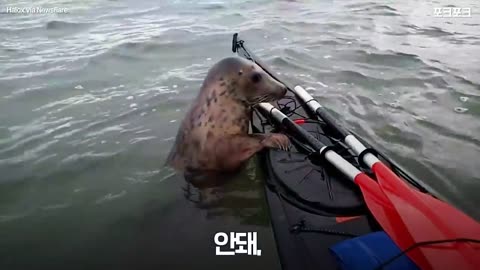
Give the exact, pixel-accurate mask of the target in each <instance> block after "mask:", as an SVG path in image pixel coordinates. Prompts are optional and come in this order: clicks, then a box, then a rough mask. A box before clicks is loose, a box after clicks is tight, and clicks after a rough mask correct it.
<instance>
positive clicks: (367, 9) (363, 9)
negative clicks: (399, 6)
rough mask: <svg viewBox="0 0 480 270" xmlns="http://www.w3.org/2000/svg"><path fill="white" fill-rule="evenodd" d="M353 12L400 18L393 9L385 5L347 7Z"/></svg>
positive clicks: (367, 4)
mask: <svg viewBox="0 0 480 270" xmlns="http://www.w3.org/2000/svg"><path fill="white" fill-rule="evenodd" d="M347 7H350V8H351V9H352V11H353V12H356V13H365V14H368V15H378V16H400V13H399V12H398V11H397V10H396V9H395V8H393V7H390V6H387V5H378V4H376V3H365V4H353V5H347Z"/></svg>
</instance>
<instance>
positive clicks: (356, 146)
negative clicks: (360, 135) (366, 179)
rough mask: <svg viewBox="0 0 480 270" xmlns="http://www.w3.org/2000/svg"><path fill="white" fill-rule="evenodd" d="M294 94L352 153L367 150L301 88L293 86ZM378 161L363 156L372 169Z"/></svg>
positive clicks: (369, 156)
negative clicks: (341, 138) (334, 132)
mask: <svg viewBox="0 0 480 270" xmlns="http://www.w3.org/2000/svg"><path fill="white" fill-rule="evenodd" d="M294 93H295V94H296V95H297V96H298V97H299V98H300V99H301V100H302V101H303V103H304V104H305V105H306V106H307V107H308V108H309V109H310V110H311V111H312V112H313V113H315V114H317V115H318V116H319V117H320V118H321V119H322V120H323V121H325V123H326V124H327V125H328V127H330V128H331V129H333V130H335V131H336V132H337V133H338V134H340V135H341V136H342V137H343V140H344V142H345V143H346V144H347V145H348V146H349V147H350V148H351V149H352V151H353V152H354V153H355V154H356V155H358V156H360V154H361V153H362V152H363V151H365V150H367V147H365V145H363V143H361V142H360V141H359V140H358V139H357V137H355V136H354V135H353V134H351V133H350V132H348V131H347V130H346V129H344V128H343V127H342V126H341V125H340V123H339V122H338V121H337V120H336V119H335V118H334V117H333V116H332V115H331V114H330V113H329V112H328V111H327V110H325V108H323V106H322V105H321V104H320V103H319V102H318V101H317V100H315V99H314V98H313V97H312V96H311V95H310V94H309V93H308V92H307V91H306V90H305V89H303V87H301V86H295V88H294ZM378 161H380V160H379V159H378V158H377V157H376V156H374V155H373V154H372V153H366V154H365V155H363V162H365V164H367V165H368V167H370V168H372V166H373V164H375V163H377V162H378Z"/></svg>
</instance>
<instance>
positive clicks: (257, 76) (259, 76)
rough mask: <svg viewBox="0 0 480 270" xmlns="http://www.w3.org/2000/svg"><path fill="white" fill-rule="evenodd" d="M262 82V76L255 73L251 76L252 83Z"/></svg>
mask: <svg viewBox="0 0 480 270" xmlns="http://www.w3.org/2000/svg"><path fill="white" fill-rule="evenodd" d="M261 80H262V75H261V74H259V73H255V74H253V75H252V82H254V83H258V82H259V81H261Z"/></svg>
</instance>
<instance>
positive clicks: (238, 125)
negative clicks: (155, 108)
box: [166, 57, 289, 172]
mask: <svg viewBox="0 0 480 270" xmlns="http://www.w3.org/2000/svg"><path fill="white" fill-rule="evenodd" d="M286 91H287V90H286V87H285V86H284V85H283V84H281V83H279V82H278V81H276V80H275V79H273V78H272V77H271V76H270V75H268V74H267V73H265V72H264V71H263V70H262V69H261V68H260V67H259V66H258V65H256V64H255V63H253V62H250V61H248V60H245V59H242V58H237V57H229V58H225V59H223V60H221V61H219V62H218V63H216V64H215V65H214V66H213V67H212V68H211V69H210V70H209V72H208V74H207V76H206V78H205V80H204V82H203V85H202V87H201V89H200V93H199V94H198V96H197V97H196V99H195V100H194V102H193V105H192V107H191V108H190V110H189V112H188V113H187V114H186V116H185V118H184V120H183V121H182V124H181V125H180V128H179V131H178V133H177V136H176V139H175V143H174V145H173V148H172V150H171V151H170V154H169V156H168V158H167V161H166V164H167V165H169V166H171V167H173V168H175V169H177V170H185V171H219V172H227V171H235V170H237V169H239V168H240V167H241V166H242V165H243V164H244V163H245V161H247V160H248V159H250V158H251V157H252V156H253V155H254V154H255V153H257V152H258V151H260V150H262V149H263V148H265V147H270V148H281V149H285V148H287V147H288V145H289V140H288V138H287V137H286V136H285V135H283V134H277V133H271V134H248V129H249V119H250V114H251V111H252V106H253V105H255V104H258V103H260V102H270V101H275V100H278V99H280V98H282V97H283V96H284V95H285V94H286Z"/></svg>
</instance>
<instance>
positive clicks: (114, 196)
mask: <svg viewBox="0 0 480 270" xmlns="http://www.w3.org/2000/svg"><path fill="white" fill-rule="evenodd" d="M126 194H127V192H126V191H125V190H123V191H121V192H120V193H116V194H114V193H108V194H106V195H105V196H102V197H101V198H99V199H97V200H96V201H95V204H102V203H105V202H109V201H112V200H116V199H119V198H121V197H123V196H125V195H126Z"/></svg>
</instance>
